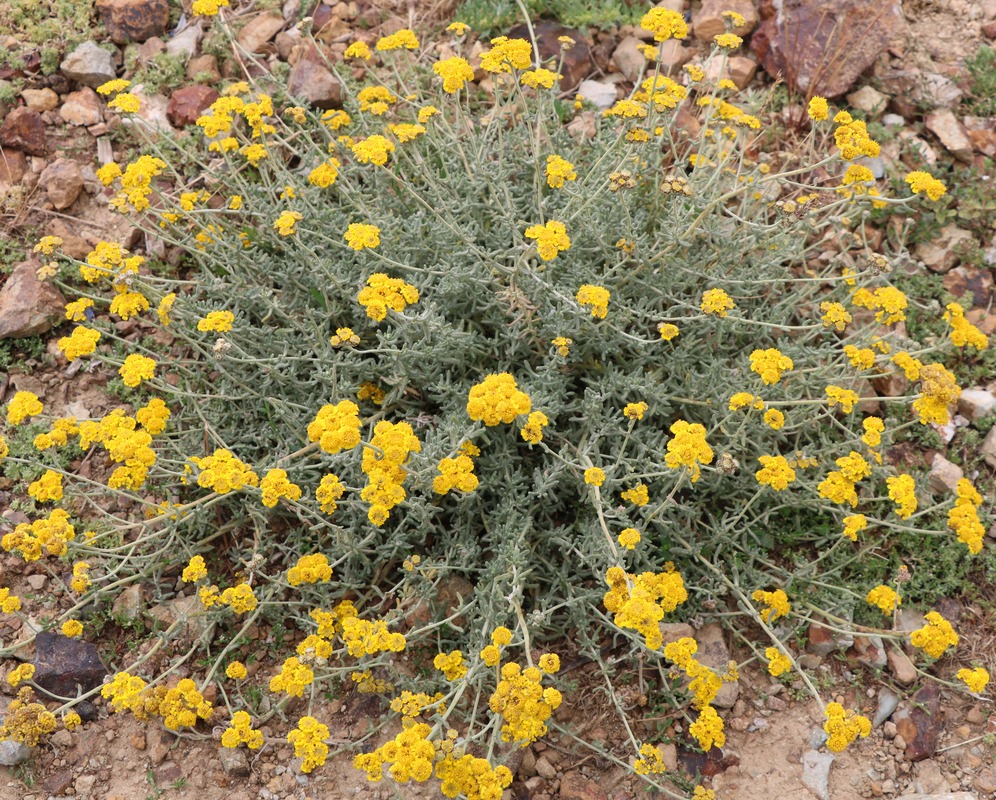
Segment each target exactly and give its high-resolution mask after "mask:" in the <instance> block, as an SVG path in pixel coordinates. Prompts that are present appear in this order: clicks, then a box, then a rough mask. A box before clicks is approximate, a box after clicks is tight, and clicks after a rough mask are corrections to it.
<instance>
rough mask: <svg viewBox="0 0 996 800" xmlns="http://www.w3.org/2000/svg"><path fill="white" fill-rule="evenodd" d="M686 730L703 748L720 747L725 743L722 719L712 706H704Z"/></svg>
mask: <svg viewBox="0 0 996 800" xmlns="http://www.w3.org/2000/svg"><path fill="white" fill-rule="evenodd" d="M688 732H689V733H690V734H692V736H694V737H695V738H696V739H697V740H698V743H699V747H701V748H702V749H703V750H707V751H708V750H711V749H712V748H713V747H722V746H723V745H725V744H726V734H725V733H724V732H723V720H722V719H721V718H720V716H719V714H717V713H716V709H715V708H713V707H712V706H704V707H703V708H702V710H701V711H700V712H699V716H698V719H696V720H695V722H693V723H692V724H691V725H689V726H688Z"/></svg>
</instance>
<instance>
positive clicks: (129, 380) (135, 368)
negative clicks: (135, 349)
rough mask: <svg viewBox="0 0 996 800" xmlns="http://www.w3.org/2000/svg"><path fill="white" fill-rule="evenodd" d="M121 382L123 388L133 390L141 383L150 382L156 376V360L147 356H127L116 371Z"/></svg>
mask: <svg viewBox="0 0 996 800" xmlns="http://www.w3.org/2000/svg"><path fill="white" fill-rule="evenodd" d="M118 374H119V375H120V376H121V380H122V381H124V385H125V386H129V387H131V388H132V389H134V388H135V387H136V386H138V385H139V384H140V383H141V382H142V381H148V380H152V378H153V377H155V374H156V360H155V359H154V358H149V357H148V356H143V355H139V354H138V353H132V354H131V355H130V356H128V357H127V358H126V359H125V360H124V363H123V364H122V365H121V368H120V369H119V370H118Z"/></svg>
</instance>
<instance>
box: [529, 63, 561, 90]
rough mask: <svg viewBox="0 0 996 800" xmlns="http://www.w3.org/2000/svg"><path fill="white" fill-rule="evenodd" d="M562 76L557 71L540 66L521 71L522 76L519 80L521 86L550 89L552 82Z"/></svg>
mask: <svg viewBox="0 0 996 800" xmlns="http://www.w3.org/2000/svg"><path fill="white" fill-rule="evenodd" d="M563 77H564V76H563V75H561V74H560V73H559V72H554V71H553V70H549V69H543V68H540V69H531V70H529V71H528V72H523V73H522V77H521V78H520V79H519V80H520V81H521V82H522V85H523V86H530V87H532V88H533V89H540V88H542V89H552V88H553V84H554V83H556V82H557V81H559V80H560V79H561V78H563Z"/></svg>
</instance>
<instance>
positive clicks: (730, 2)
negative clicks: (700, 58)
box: [692, 0, 760, 42]
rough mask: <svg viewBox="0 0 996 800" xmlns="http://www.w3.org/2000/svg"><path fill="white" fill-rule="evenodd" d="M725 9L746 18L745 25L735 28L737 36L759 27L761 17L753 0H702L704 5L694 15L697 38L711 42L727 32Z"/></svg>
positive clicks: (694, 28)
mask: <svg viewBox="0 0 996 800" xmlns="http://www.w3.org/2000/svg"><path fill="white" fill-rule="evenodd" d="M724 11H735V12H736V13H738V14H740V15H741V16H742V17H743V18H744V20H745V22H744V25H743V26H741V27H739V28H734V29H733V33H735V34H737V36H746V35H747V34H748V33H750V32H751V31H752V30H754V28H756V27H757V23H758V21H759V19H760V18H759V17H758V13H757V8H756V6H755V4H754V2H753V0H702V5H701V6H700V7H699V9H698V10H697V11H696V12H695V13H694V14H693V15H692V28H693V30H694V32H695V38H696V39H698V40H699V41H702V42H711V41H712V40H713V38H714V37H716V36H718V35H719V34H721V33H726V20H725V19H723V12H724Z"/></svg>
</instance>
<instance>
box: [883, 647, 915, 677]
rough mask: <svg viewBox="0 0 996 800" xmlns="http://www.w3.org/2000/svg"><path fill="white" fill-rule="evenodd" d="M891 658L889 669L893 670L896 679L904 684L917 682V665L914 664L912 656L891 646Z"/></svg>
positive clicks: (889, 657)
mask: <svg viewBox="0 0 996 800" xmlns="http://www.w3.org/2000/svg"><path fill="white" fill-rule="evenodd" d="M888 659H889V671H890V672H892V677H894V678H895V679H896V681H897V682H898V683H901V684H902V685H903V686H909V685H910V684H912V683H915V682H916V679H917V671H916V667H914V666H913V662H912V661H910V657H909V656H908V655H906V653H904V652H903V651H902V650H896V649H895V648H893V647H890V648H889V651H888Z"/></svg>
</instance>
